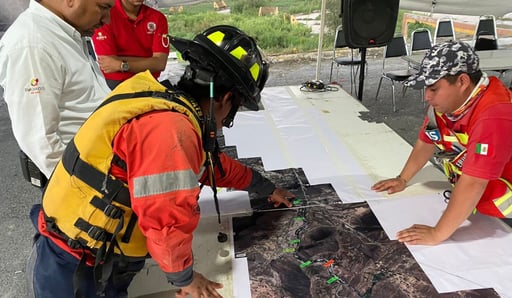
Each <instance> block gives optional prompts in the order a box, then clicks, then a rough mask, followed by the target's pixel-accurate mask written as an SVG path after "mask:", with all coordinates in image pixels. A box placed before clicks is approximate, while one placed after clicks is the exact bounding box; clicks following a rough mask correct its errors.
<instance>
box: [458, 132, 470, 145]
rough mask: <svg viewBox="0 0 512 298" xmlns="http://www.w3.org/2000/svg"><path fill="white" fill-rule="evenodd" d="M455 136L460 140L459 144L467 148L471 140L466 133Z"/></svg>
mask: <svg viewBox="0 0 512 298" xmlns="http://www.w3.org/2000/svg"><path fill="white" fill-rule="evenodd" d="M455 135H456V136H457V138H458V139H459V142H460V143H461V144H462V145H464V146H466V145H467V144H468V139H469V136H468V135H467V134H465V133H455Z"/></svg>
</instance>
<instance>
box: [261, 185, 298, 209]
mask: <svg viewBox="0 0 512 298" xmlns="http://www.w3.org/2000/svg"><path fill="white" fill-rule="evenodd" d="M291 198H295V195H294V194H292V193H291V192H289V191H288V190H286V189H284V188H276V189H275V190H274V192H272V193H271V194H270V196H268V201H269V202H270V203H272V204H273V206H274V207H275V208H277V207H279V205H281V204H283V205H285V206H286V207H288V208H290V207H292V205H293V204H292V202H290V201H289V199H291Z"/></svg>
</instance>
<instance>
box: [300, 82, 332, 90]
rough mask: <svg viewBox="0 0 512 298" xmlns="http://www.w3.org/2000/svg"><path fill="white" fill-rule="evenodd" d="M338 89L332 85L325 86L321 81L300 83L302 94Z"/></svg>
mask: <svg viewBox="0 0 512 298" xmlns="http://www.w3.org/2000/svg"><path fill="white" fill-rule="evenodd" d="M338 90H339V88H338V87H335V86H333V85H326V84H324V83H323V82H322V81H319V80H315V81H306V82H304V83H302V85H301V87H300V91H303V92H325V91H338Z"/></svg>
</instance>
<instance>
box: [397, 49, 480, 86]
mask: <svg viewBox="0 0 512 298" xmlns="http://www.w3.org/2000/svg"><path fill="white" fill-rule="evenodd" d="M478 64H479V58H478V55H477V54H476V53H475V51H474V50H473V49H472V48H471V46H470V45H469V44H467V43H465V42H461V41H448V42H445V43H441V44H437V45H434V46H433V47H432V48H430V50H429V51H428V52H427V53H426V54H425V57H424V58H423V60H422V61H421V65H420V70H419V71H418V73H416V74H414V75H412V76H410V77H409V78H408V79H407V80H406V81H405V85H406V86H409V87H415V88H422V87H423V86H430V85H432V84H434V83H435V82H437V81H439V79H441V78H442V77H444V76H446V75H456V74H459V73H463V72H465V73H474V72H476V71H478V70H479V69H480V68H479V65H478Z"/></svg>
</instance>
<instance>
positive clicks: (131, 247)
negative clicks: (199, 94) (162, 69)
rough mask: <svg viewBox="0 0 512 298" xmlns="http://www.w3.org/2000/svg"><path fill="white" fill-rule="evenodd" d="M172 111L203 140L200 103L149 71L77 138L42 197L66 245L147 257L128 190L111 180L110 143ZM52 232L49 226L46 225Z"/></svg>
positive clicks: (117, 93)
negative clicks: (140, 119)
mask: <svg viewBox="0 0 512 298" xmlns="http://www.w3.org/2000/svg"><path fill="white" fill-rule="evenodd" d="M156 110H171V111H176V112H179V113H183V114H185V115H187V116H188V117H189V118H190V120H191V121H192V123H193V125H194V127H195V129H196V130H197V132H198V133H199V134H200V135H201V123H200V119H201V118H200V117H202V113H201V110H200V109H199V107H198V106H197V103H195V102H192V101H189V100H187V99H186V98H184V97H183V96H182V95H180V94H178V93H175V92H172V91H168V90H166V88H165V87H164V86H162V85H161V84H159V83H158V82H157V81H156V80H155V79H154V78H153V76H152V75H151V73H150V72H149V71H146V72H144V73H139V74H137V75H135V76H133V77H132V78H130V79H128V80H126V81H125V82H123V83H121V84H120V85H119V86H118V87H117V88H116V89H114V90H113V91H112V93H111V94H110V96H109V98H107V99H106V100H105V101H104V102H103V103H102V104H101V105H100V106H99V107H98V108H97V109H96V111H94V113H92V114H91V116H90V117H89V118H88V119H87V121H86V122H85V123H84V124H83V126H82V127H81V128H80V130H79V131H78V132H77V134H76V135H75V137H74V138H73V140H72V141H71V142H70V143H69V145H68V146H67V147H66V150H65V151H64V154H63V157H62V159H61V161H60V162H59V163H58V165H57V167H56V168H55V170H54V172H53V174H52V176H51V179H50V180H49V182H48V185H47V188H46V190H45V192H44V194H43V210H44V214H45V217H46V219H47V222H51V223H52V224H53V227H54V228H56V229H57V231H58V232H59V234H60V235H62V236H63V237H64V238H67V239H66V240H68V243H70V242H73V243H75V244H76V243H78V244H79V245H80V246H82V247H83V246H86V247H88V248H91V249H92V250H93V251H95V250H96V251H98V250H99V249H102V250H103V252H105V250H106V248H107V247H108V248H109V250H110V251H113V252H115V253H117V254H121V253H122V255H123V256H126V257H134V258H139V257H146V256H147V253H148V252H147V249H146V239H145V237H144V235H143V234H142V232H141V231H140V229H139V228H138V225H137V224H136V222H137V217H136V216H135V214H134V213H133V211H132V209H131V207H130V197H129V192H128V187H127V185H126V184H125V183H123V182H122V181H120V180H118V179H116V178H115V177H113V176H112V175H110V174H109V171H110V168H111V163H112V160H113V158H114V153H113V151H112V141H113V139H114V137H115V136H116V134H117V132H118V131H119V129H120V128H121V126H123V125H124V124H125V123H126V122H127V121H129V120H130V119H132V118H134V117H136V116H138V115H142V114H144V113H147V112H150V111H156ZM48 226H50V225H48Z"/></svg>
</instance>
